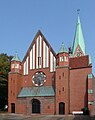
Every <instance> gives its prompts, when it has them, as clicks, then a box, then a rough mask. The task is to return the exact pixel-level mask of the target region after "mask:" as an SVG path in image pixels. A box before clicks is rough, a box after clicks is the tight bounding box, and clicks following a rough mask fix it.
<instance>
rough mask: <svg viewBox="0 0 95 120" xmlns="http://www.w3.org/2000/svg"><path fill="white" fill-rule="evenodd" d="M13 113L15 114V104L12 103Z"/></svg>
mask: <svg viewBox="0 0 95 120" xmlns="http://www.w3.org/2000/svg"><path fill="white" fill-rule="evenodd" d="M11 113H15V103H11Z"/></svg>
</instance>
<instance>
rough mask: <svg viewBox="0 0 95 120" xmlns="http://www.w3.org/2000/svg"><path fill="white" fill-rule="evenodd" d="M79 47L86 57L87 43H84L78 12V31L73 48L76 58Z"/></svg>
mask: <svg viewBox="0 0 95 120" xmlns="http://www.w3.org/2000/svg"><path fill="white" fill-rule="evenodd" d="M78 45H79V47H80V48H81V50H82V52H83V54H84V55H85V42H84V37H83V33H82V27H81V21H80V17H79V11H78V22H77V26H76V31H75V38H74V43H73V48H72V55H73V56H74V53H75V52H76V48H77V47H78Z"/></svg>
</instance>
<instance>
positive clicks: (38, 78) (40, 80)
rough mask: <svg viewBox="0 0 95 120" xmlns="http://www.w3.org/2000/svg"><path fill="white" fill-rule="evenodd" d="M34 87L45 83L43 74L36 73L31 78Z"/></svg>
mask: <svg viewBox="0 0 95 120" xmlns="http://www.w3.org/2000/svg"><path fill="white" fill-rule="evenodd" d="M32 82H33V84H34V85H35V86H42V85H43V84H44V83H45V82H46V75H45V74H44V73H43V72H37V73H35V74H34V75H33V77H32Z"/></svg>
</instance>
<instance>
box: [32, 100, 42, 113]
mask: <svg viewBox="0 0 95 120" xmlns="http://www.w3.org/2000/svg"><path fill="white" fill-rule="evenodd" d="M32 113H36V114H37V113H38V114H39V113H40V101H39V100H37V99H33V100H32Z"/></svg>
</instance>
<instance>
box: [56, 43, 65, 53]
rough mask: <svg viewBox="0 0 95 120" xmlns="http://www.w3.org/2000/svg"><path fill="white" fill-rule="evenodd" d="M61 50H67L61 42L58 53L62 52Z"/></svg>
mask: <svg viewBox="0 0 95 120" xmlns="http://www.w3.org/2000/svg"><path fill="white" fill-rule="evenodd" d="M62 52H67V50H66V48H65V46H64V43H62V45H61V48H60V50H59V52H58V53H62Z"/></svg>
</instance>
